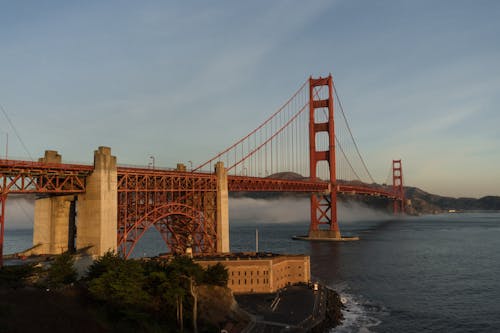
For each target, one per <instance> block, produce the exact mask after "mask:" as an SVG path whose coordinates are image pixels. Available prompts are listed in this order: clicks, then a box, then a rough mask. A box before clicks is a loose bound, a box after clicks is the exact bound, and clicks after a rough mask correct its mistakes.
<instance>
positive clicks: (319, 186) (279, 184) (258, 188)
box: [228, 176, 330, 192]
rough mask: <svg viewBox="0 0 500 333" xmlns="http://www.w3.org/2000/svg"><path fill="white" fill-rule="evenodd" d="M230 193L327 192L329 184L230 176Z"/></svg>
mask: <svg viewBox="0 0 500 333" xmlns="http://www.w3.org/2000/svg"><path fill="white" fill-rule="evenodd" d="M228 188H229V192H325V191H327V190H328V189H329V188H330V185H329V183H327V182H322V181H311V180H307V179H306V180H286V179H273V178H258V177H245V176H228Z"/></svg>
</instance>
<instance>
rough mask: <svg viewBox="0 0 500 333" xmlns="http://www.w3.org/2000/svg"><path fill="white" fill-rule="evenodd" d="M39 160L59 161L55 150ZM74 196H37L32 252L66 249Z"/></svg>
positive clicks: (40, 252)
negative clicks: (33, 247) (34, 246)
mask: <svg viewBox="0 0 500 333" xmlns="http://www.w3.org/2000/svg"><path fill="white" fill-rule="evenodd" d="M38 161H39V162H45V163H61V155H59V154H58V153H57V151H53V150H47V151H45V155H44V157H42V158H40V159H38ZM72 200H74V196H72V195H68V196H58V197H50V198H37V199H36V201H35V214H34V226H33V245H39V246H38V247H36V248H35V249H33V251H32V253H33V254H59V253H63V252H65V251H67V250H68V235H69V221H70V205H71V201H72Z"/></svg>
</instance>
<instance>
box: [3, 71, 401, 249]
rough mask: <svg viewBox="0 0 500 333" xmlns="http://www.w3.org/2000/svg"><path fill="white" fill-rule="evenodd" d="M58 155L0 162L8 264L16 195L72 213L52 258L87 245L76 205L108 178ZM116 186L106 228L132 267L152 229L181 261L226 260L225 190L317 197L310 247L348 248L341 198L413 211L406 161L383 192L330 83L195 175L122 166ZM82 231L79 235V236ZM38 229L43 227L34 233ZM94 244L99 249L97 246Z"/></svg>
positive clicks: (313, 86)
mask: <svg viewBox="0 0 500 333" xmlns="http://www.w3.org/2000/svg"><path fill="white" fill-rule="evenodd" d="M334 111H335V112H334ZM335 115H337V116H336V117H335ZM217 130H223V129H217ZM106 149H108V150H109V148H103V147H100V148H99V150H98V151H96V154H98V155H99V154H100V155H99V156H101V155H103V154H104V155H105V154H108V153H109V154H108V155H110V150H109V151H108V150H106ZM52 153H53V154H52V155H53V156H52V158H51V157H50V153H49V155H47V153H46V156H45V158H41V159H40V160H39V161H38V162H31V161H22V160H7V159H3V160H1V159H0V207H1V210H0V258H1V255H2V253H3V236H4V226H5V223H6V219H5V214H6V212H5V207H6V201H7V198H8V196H9V195H14V194H21V193H25V194H26V193H28V194H34V195H37V198H38V199H37V202H38V201H40V202H42V200H52V201H51V206H50V207H52V208H50V209H52V211H54V209H55V208H54V205H56V204H57V205H59V206H58V207H59V208H60V209H62V210H64V211H67V213H65V215H64V214H63V215H64V219H66V220H68V221H67V223H66V222H63V224H68V225H69V227H68V226H66V227H65V228H64V229H63V230H68V231H67V232H66V231H64V233H67V235H63V236H50V237H52V238H54V237H56V238H57V237H59V238H61V237H62V239H63V242H62V243H61V242H60V241H59V242H57V241H55V240H52V241H51V242H53V243H54V244H56V243H57V247H58V248H54V246H55V245H54V244H52V245H54V246H52V248H50V247H45V250H44V251H45V252H63V251H66V250H71V249H74V248H75V247H79V244H78V241H77V242H76V244H75V242H74V238H75V235H74V233H75V232H76V234H77V235H78V232H79V231H80V230H85V228H89V227H88V226H85V225H84V219H83V218H80V216H79V217H78V218H76V219H77V222H75V215H78V214H80V211H81V214H82V215H85V213H84V212H85V207H84V206H82V207H83V208H81V209H75V205H76V203H77V202H78V203H79V204H81V203H82V202H85V201H86V200H87V201H89V199H88V198H86V197H85V196H84V195H85V194H88V193H89V192H92V191H95V188H94V187H95V185H93V184H94V181H93V180H92V177H95V176H93V175H94V174H97V170H100V169H101V168H102V166H100V165H101V164H100V163H101V162H97V161H98V159H97V158H96V157H95V160H94V165H84V164H65V163H62V162H61V157H60V155H58V154H57V153H55V152H52ZM54 154H55V155H54ZM95 156H97V155H95ZM113 158H114V157H113ZM99 161H101V160H99ZM113 163H116V158H115V159H114V162H113V159H112V158H111V159H110V158H107V159H105V163H104V164H106V165H112V164H113ZM98 164H99V165H98ZM214 167H215V169H216V172H215V173H214ZM217 169H218V170H217ZM221 172H222V173H225V177H226V178H225V183H224V182H222V183H221V182H220V181H218V179H220V173H221ZM218 173H219V174H218ZM108 176H109V174H108ZM111 178H113V179H112V181H111V183H109V180H108V183H107V184H108V186H111V187H115V188H114V189H113V191H112V192H111V193H112V195H111V197H112V198H111V199H106V200H108V201H109V200H110V201H109V202H110V203H107V204H106V205H111V209H112V210H114V211H115V212H114V213H112V214H107V215H106V214H104V215H105V216H100V217H99V218H101V219H103V220H106V219H108V220H110V219H111V220H115V221H111V222H109V221H108V222H109V223H111V225H112V226H113V228H114V230H116V233H115V235H116V236H113V237H116V247H117V248H118V249H119V250H120V252H121V253H122V254H123V255H124V256H126V257H128V256H130V254H131V253H132V251H133V249H134V247H135V245H136V244H137V242H138V241H139V240H140V239H141V237H142V236H143V235H144V233H145V232H146V231H147V230H148V229H149V228H152V227H153V228H156V229H157V230H158V231H159V232H160V234H161V236H162V237H163V239H164V241H165V243H166V245H167V247H168V249H169V251H171V252H172V253H184V251H185V250H186V248H187V247H191V248H192V249H193V251H195V252H200V253H215V252H221V251H224V249H222V248H221V246H220V244H219V243H218V242H219V241H218V237H220V234H221V232H223V231H222V230H221V228H223V226H221V224H220V221H219V220H220V216H219V215H218V214H219V211H220V209H221V206H223V205H227V198H226V202H224V197H221V193H223V192H221V187H224V188H222V191H229V192H303V193H309V194H310V210H311V214H310V225H309V237H310V238H332V239H341V233H340V228H339V223H338V220H337V195H338V194H360V195H373V196H380V197H385V198H387V199H388V200H391V201H393V210H394V213H396V214H397V213H403V212H404V208H405V200H404V192H403V175H402V165H401V160H393V161H392V165H391V171H390V178H392V184H391V185H386V184H387V183H389V181H390V180H386V181H385V182H384V183H383V185H379V184H377V183H376V182H375V180H374V179H373V177H372V175H371V173H370V171H369V169H368V167H367V165H366V163H365V161H364V159H363V157H362V155H361V153H360V150H359V148H358V145H357V143H356V141H355V139H354V136H353V134H352V131H351V128H350V126H349V123H348V121H347V118H346V115H345V113H344V110H343V106H342V103H341V102H340V99H339V96H338V93H337V91H336V89H335V85H334V83H333V79H332V76H331V75H329V76H327V77H319V78H312V77H310V78H309V79H308V80H306V81H305V82H304V83H303V84H302V86H301V87H300V88H299V89H298V90H297V91H296V92H295V93H294V94H293V95H292V96H291V97H290V98H289V99H288V100H287V101H286V102H285V104H284V105H283V106H282V107H280V108H279V109H278V110H277V111H276V112H275V113H274V114H272V115H271V116H270V117H269V118H268V119H266V120H265V121H264V122H263V123H262V124H261V125H260V126H258V127H257V128H255V129H254V130H253V131H251V132H250V133H249V134H248V135H246V136H244V137H243V138H241V139H240V140H238V141H236V142H235V143H234V144H232V145H230V146H229V147H228V148H227V149H225V150H223V151H222V152H221V153H219V154H217V155H215V156H214V157H213V158H211V159H210V160H208V161H206V162H204V163H201V164H200V165H199V166H197V167H194V168H191V170H187V169H186V168H185V166H183V165H179V166H178V168H177V169H161V168H151V167H125V166H119V165H118V166H115V167H114V169H113V172H112V173H111ZM109 184H111V185H109ZM226 195H227V193H226ZM114 196H116V198H114ZM58 198H59V199H58ZM61 198H62V200H61ZM221 198H222V199H221ZM92 200H95V199H92ZM99 200H100V199H99ZM61 205H62V206H61ZM82 205H83V204H82ZM113 205H114V206H113ZM101 206H102V205H101ZM61 207H62V208H61ZM35 209H36V207H35ZM76 210H77V211H78V212H79V213H78V214H77V213H76ZM91 210H92V209H91ZM103 211H104V210H103ZM35 213H36V212H35ZM91 214H93V213H92V212H91ZM36 215H37V214H35V216H36ZM39 215H40V214H39ZM101 215H102V214H101ZM35 218H36V217H35ZM52 219H53V220H54V221H55V220H56V218H54V217H52ZM54 221H53V222H51V223H53V224H54V223H56V222H54ZM75 223H76V224H77V225H78V229H77V230H78V231H75V228H74V226H73V228H72V224H73V225H74V224H75ZM36 228H37V227H36V221H35V233H36V232H37V231H36ZM90 228H92V227H90ZM225 232H227V231H225ZM50 237H49V238H50ZM34 242H35V241H34ZM95 242H98V241H94V243H95ZM87 243H88V244H87V245H89V244H90V245H95V246H96V247H98V245H97V244H93V243H92V241H88V240H87ZM81 245H82V244H80V246H81ZM111 247H113V246H111ZM225 250H226V251H227V250H228V249H227V248H226V249H225ZM103 251H104V250H103V249H101V250H99V251H98V252H101V253H102V252H103Z"/></svg>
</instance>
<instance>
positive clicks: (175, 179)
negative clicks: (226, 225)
mask: <svg viewBox="0 0 500 333" xmlns="http://www.w3.org/2000/svg"><path fill="white" fill-rule="evenodd" d="M216 189H217V185H216V177H215V175H213V174H205V173H190V172H179V171H161V170H151V169H134V168H118V234H117V236H118V246H119V248H120V249H121V252H122V253H123V254H124V255H125V256H126V257H129V256H130V255H131V254H132V252H133V250H134V248H135V246H136V244H137V242H138V241H139V240H140V239H141V237H142V236H143V235H144V233H145V232H146V230H147V229H149V228H150V227H151V226H154V227H155V228H156V229H157V230H158V231H159V232H160V234H161V236H162V238H163V239H164V241H165V243H166V244H167V246H168V249H169V250H170V251H171V252H174V253H184V252H185V250H186V248H187V247H188V246H189V247H191V248H192V249H193V251H194V252H200V253H214V252H215V251H216V241H217V230H216V225H217V224H216V220H215V216H216V215H215V204H216V202H215V199H216Z"/></svg>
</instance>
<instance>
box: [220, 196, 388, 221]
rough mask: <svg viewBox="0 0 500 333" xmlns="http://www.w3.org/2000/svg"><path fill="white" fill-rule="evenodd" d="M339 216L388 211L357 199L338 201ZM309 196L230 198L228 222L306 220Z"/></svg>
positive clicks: (378, 216)
mask: <svg viewBox="0 0 500 333" xmlns="http://www.w3.org/2000/svg"><path fill="white" fill-rule="evenodd" d="M337 209H338V219H339V221H342V223H350V222H354V221H359V220H364V221H366V220H376V221H381V220H387V219H391V218H394V217H393V216H391V215H388V214H385V213H383V212H380V211H376V210H373V209H371V208H369V207H367V206H365V205H362V204H360V203H357V202H352V201H350V202H339V203H338V204H337ZM309 216H310V208H309V199H308V198H280V199H253V198H230V199H229V219H230V221H231V223H248V222H255V223H295V222H304V221H309V219H310V217H309Z"/></svg>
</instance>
